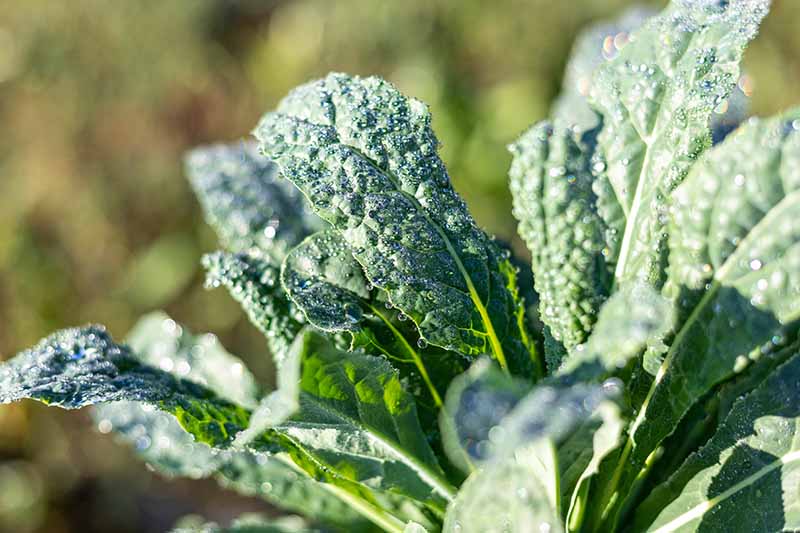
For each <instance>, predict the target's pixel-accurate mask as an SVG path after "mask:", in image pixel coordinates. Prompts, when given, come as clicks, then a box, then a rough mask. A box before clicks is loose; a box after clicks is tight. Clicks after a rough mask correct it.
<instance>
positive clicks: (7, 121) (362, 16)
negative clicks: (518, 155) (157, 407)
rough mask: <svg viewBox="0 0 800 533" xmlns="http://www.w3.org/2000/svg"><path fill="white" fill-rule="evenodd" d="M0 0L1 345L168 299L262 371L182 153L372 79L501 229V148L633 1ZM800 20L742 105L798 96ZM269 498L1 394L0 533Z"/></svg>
mask: <svg viewBox="0 0 800 533" xmlns="http://www.w3.org/2000/svg"><path fill="white" fill-rule="evenodd" d="M645 3H646V4H647V3H648V2H645ZM0 4H3V5H2V9H0V124H2V126H0V131H2V133H0V356H1V357H2V358H7V357H10V356H11V355H12V354H14V353H15V352H17V351H18V350H21V349H23V348H25V347H27V346H29V345H31V344H32V343H34V342H35V341H36V340H38V339H39V338H41V337H42V336H44V335H46V334H47V333H49V332H50V331H51V330H53V329H57V328H62V327H66V326H72V325H78V324H82V323H86V322H90V321H96V322H102V323H105V324H107V325H108V326H109V328H110V330H111V332H112V333H113V334H114V335H115V336H116V337H117V338H121V337H123V336H124V334H125V332H126V331H127V330H128V328H129V327H130V326H131V324H132V323H133V321H134V320H135V319H136V317H137V316H139V315H140V314H142V313H144V312H146V311H149V310H152V309H158V308H165V309H166V310H167V311H168V312H169V313H171V314H172V315H173V316H174V317H175V318H176V319H178V320H180V321H182V322H184V323H185V324H187V325H188V326H189V327H190V328H191V329H193V330H195V331H213V332H216V333H217V334H218V335H219V336H220V337H221V339H222V340H223V342H224V344H225V345H226V346H227V347H228V348H229V349H230V350H231V351H232V352H234V353H238V354H241V355H242V357H244V358H245V359H246V360H247V361H248V362H250V363H251V364H252V365H253V367H254V368H255V369H256V371H257V373H258V374H259V375H260V376H262V377H263V378H264V379H265V380H269V376H270V372H269V370H270V368H269V360H268V357H267V356H266V354H265V348H264V344H263V342H262V341H261V339H260V337H259V335H258V334H257V333H256V332H255V330H254V329H253V328H252V327H250V326H249V325H248V324H247V323H246V321H245V320H244V319H243V316H242V313H241V312H240V311H239V309H238V307H237V305H236V304H235V303H233V301H232V300H230V299H229V298H228V297H227V295H226V294H224V293H223V292H222V291H210V292H209V291H206V290H204V289H203V288H202V273H201V270H200V269H199V263H198V260H199V257H200V255H201V253H202V252H204V251H209V250H212V249H214V248H215V246H216V243H215V238H214V236H213V234H212V233H211V231H210V230H209V228H208V227H206V226H205V225H204V224H203V222H202V218H201V215H200V210H199V208H198V205H197V203H196V202H195V201H194V199H193V197H192V195H191V193H190V191H189V188H188V186H187V184H186V182H185V180H184V177H183V175H182V169H181V157H182V154H183V152H184V151H185V150H186V149H187V148H189V147H191V146H194V145H197V144H200V143H206V142H211V141H217V140H234V139H237V138H240V137H242V136H243V135H246V134H247V132H248V131H249V130H250V129H251V128H252V127H253V126H254V124H255V123H256V121H257V119H258V118H259V116H260V114H261V113H262V112H264V111H265V110H267V109H269V108H271V107H272V106H274V104H275V103H276V102H277V101H278V99H279V98H280V97H281V96H282V95H284V94H285V93H286V91H287V90H289V89H290V88H291V87H293V86H295V85H297V84H299V83H301V82H304V81H306V80H308V79H310V78H314V77H319V76H321V75H323V74H325V73H327V72H328V71H330V70H341V71H346V72H351V73H358V74H379V75H381V76H384V77H386V78H388V79H389V80H391V81H393V82H394V83H395V84H396V85H398V86H399V87H400V89H401V90H402V91H404V92H405V93H407V94H411V95H414V96H416V97H419V98H421V99H422V100H424V101H426V102H428V103H429V104H430V106H431V108H432V111H433V114H434V126H435V129H436V131H437V133H438V135H439V138H440V139H441V140H442V142H443V148H442V155H443V157H444V159H445V161H446V163H447V164H448V166H449V168H450V170H451V174H452V176H453V179H454V181H455V186H456V188H457V189H458V190H459V191H460V192H461V193H462V194H463V195H464V197H465V198H466V200H467V202H468V204H469V205H470V206H471V209H472V211H473V213H474V214H475V216H476V218H477V219H478V221H479V222H480V223H481V224H483V225H484V226H485V227H486V228H488V229H489V230H490V231H492V232H495V233H496V234H498V235H499V236H501V237H503V238H505V239H509V240H511V239H512V238H513V235H514V221H513V220H512V218H511V214H510V205H509V203H510V200H509V195H508V192H507V187H506V171H507V169H508V166H509V161H510V158H509V155H508V154H507V153H506V150H505V145H506V144H507V143H508V142H509V141H511V140H513V139H514V138H515V137H516V136H517V135H518V134H519V133H520V132H521V130H523V129H524V128H525V127H526V126H528V125H529V124H531V123H532V122H534V121H536V120H539V119H541V118H544V117H545V115H546V113H547V110H548V107H549V105H550V102H551V101H552V99H553V98H554V96H555V95H556V94H557V92H558V88H559V86H560V83H561V77H562V71H563V67H564V63H565V61H566V57H567V54H568V53H569V50H570V46H571V44H572V41H573V39H574V37H575V35H576V33H577V32H578V31H579V30H580V28H581V27H583V26H585V25H586V24H588V23H590V22H592V21H595V20H598V19H602V18H605V17H608V16H611V15H614V14H616V13H619V12H620V11H621V10H623V9H624V8H625V7H627V6H630V5H633V4H634V2H631V1H629V0H606V1H602V0H569V1H563V2H555V1H553V0H527V1H522V0H519V1H513V0H504V1H499V0H496V1H492V2H487V1H480V0H452V1H449V2H445V1H434V0H404V1H402V2H401V1H388V0H387V1H382V0H347V1H337V2H334V1H330V0H310V1H292V2H282V1H272V2H270V1H266V2H255V1H252V2H251V1H246V0H239V1H236V0H227V1H216V2H212V1H209V0H168V1H165V0H148V1H143V0H125V1H116V2H112V1H108V0H70V1H68V2H57V1H52V0H25V1H23V2H12V1H11V0H4V2H0ZM649 4H651V5H655V6H660V5H662V4H663V2H650V3H649ZM798 27H800V2H798V1H797V0H775V6H774V8H773V12H772V14H771V15H770V16H769V18H768V19H767V21H766V24H765V26H764V28H763V31H762V34H761V36H760V37H759V38H758V40H757V41H756V43H755V44H754V45H753V46H752V47H751V48H750V50H749V51H748V53H747V56H746V69H747V72H748V74H749V76H750V78H751V79H752V85H753V100H752V108H753V112H754V113H755V114H768V113H772V112H775V111H777V110H779V109H781V108H785V107H788V106H790V105H792V104H798V103H800V95H798V91H797V88H798V87H799V86H800V32H798V31H797V28H798ZM263 509H265V506H264V505H263V504H260V503H259V502H254V501H250V500H246V499H243V498H237V497H233V496H230V495H228V494H225V493H223V492H221V491H220V490H218V489H216V487H215V486H214V484H213V483H211V482H189V481H172V482H170V481H166V480H163V479H161V478H159V477H158V476H155V475H154V474H151V473H150V472H148V470H147V469H146V468H145V467H144V466H143V465H141V464H139V463H138V462H137V461H136V460H135V459H134V458H133V456H132V454H131V453H130V452H129V451H128V450H127V449H125V448H124V447H120V446H117V445H115V444H114V443H113V439H111V438H110V437H108V436H104V435H101V434H99V433H98V432H97V431H93V430H92V429H91V424H90V421H89V418H88V416H87V415H86V413H66V412H62V411H57V410H47V409H46V408H44V407H41V406H38V405H34V404H33V403H25V404H23V405H15V406H4V407H2V408H0V531H3V532H5V531H8V532H15V533H27V532H54V533H62V532H64V533H65V532H78V531H80V532H100V531H109V532H111V531H114V532H127V531H131V532H133V531H137V532H138V531H164V530H165V529H167V528H168V527H169V526H170V525H171V524H172V522H173V521H174V520H175V519H176V518H177V517H178V516H181V515H184V514H186V513H192V512H202V513H203V514H205V515H207V516H209V517H211V518H213V519H217V520H220V521H226V520H227V519H228V518H230V517H232V516H235V515H237V514H239V513H240V512H241V511H246V510H263Z"/></svg>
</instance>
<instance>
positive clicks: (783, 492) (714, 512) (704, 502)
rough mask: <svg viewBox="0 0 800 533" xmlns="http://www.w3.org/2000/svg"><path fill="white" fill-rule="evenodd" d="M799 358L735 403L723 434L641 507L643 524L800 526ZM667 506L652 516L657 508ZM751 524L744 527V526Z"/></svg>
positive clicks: (664, 532) (665, 528) (659, 527)
mask: <svg viewBox="0 0 800 533" xmlns="http://www.w3.org/2000/svg"><path fill="white" fill-rule="evenodd" d="M798 493H800V356H798V355H795V356H794V357H793V358H792V359H790V360H789V361H788V362H787V363H786V364H784V365H783V366H781V367H779V368H778V370H777V371H776V372H775V373H773V374H772V375H771V376H770V377H769V378H768V379H767V380H766V381H765V382H764V383H763V384H762V385H760V386H759V387H758V388H757V389H756V390H754V391H753V392H751V393H750V394H747V395H745V396H743V397H742V398H741V399H740V400H739V401H737V402H736V404H735V405H734V406H733V409H732V410H731V412H730V414H729V415H728V416H727V418H726V419H725V421H724V422H723V423H722V425H721V426H720V428H719V429H718V431H717V433H716V434H715V435H714V436H713V437H712V438H711V440H710V441H709V442H708V444H706V445H705V446H704V447H703V448H701V449H700V450H699V451H698V452H696V453H695V454H693V455H691V456H690V457H689V458H688V459H687V460H686V462H685V463H684V464H683V466H681V468H680V469H679V470H678V471H677V472H676V473H675V474H674V475H673V476H672V478H670V480H669V481H668V482H667V483H665V484H664V485H662V486H661V487H659V488H657V489H656V490H655V491H654V492H653V493H652V494H651V495H650V496H649V497H648V499H647V500H646V501H645V502H644V504H643V505H642V506H641V509H640V512H639V513H638V516H637V522H636V527H637V530H644V529H645V528H647V527H648V526H650V527H649V529H648V531H658V532H660V533H668V532H670V531H708V532H711V531H719V532H728V531H744V530H745V529H746V530H747V531H795V530H797V529H800V498H798ZM654 509H656V510H660V509H663V510H661V511H660V512H658V516H657V518H656V519H655V521H654V522H653V523H652V524H651V522H652V521H653V516H652V515H651V512H652V511H653V510H654ZM743 528H745V529H743Z"/></svg>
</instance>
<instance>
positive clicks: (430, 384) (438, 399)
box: [367, 303, 442, 409]
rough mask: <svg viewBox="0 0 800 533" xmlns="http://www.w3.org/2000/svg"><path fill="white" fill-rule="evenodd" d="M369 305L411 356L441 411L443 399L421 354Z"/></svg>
mask: <svg viewBox="0 0 800 533" xmlns="http://www.w3.org/2000/svg"><path fill="white" fill-rule="evenodd" d="M367 305H368V306H369V308H370V310H371V311H372V312H373V313H375V314H376V315H377V316H378V317H379V318H380V319H381V320H382V321H383V322H384V323H385V324H386V326H387V327H388V328H389V329H390V330H391V332H392V333H393V334H394V336H395V337H396V338H397V340H398V341H400V344H402V345H403V347H404V348H405V349H406V352H407V353H408V355H409V356H411V359H412V360H413V361H414V364H415V365H416V367H417V369H418V370H419V373H420V375H421V376H422V379H423V381H425V385H427V386H428V389H429V390H430V392H431V396H432V397H433V402H434V403H435V404H436V408H437V409H441V407H442V397H441V396H439V392H438V391H437V390H436V387H434V386H433V382H432V381H431V378H430V376H429V375H428V369H427V368H425V363H423V361H422V358H421V357H420V355H419V353H417V351H416V350H415V349H414V348H412V347H411V345H410V344H409V343H408V340H407V339H406V338H405V336H404V335H403V334H402V333H400V331H399V330H398V329H397V328H396V327H394V324H392V322H391V321H390V320H389V319H388V318H386V317H385V316H384V315H383V314H382V313H381V312H380V311H379V310H378V309H377V308H376V307H375V306H374V305H372V304H371V303H367Z"/></svg>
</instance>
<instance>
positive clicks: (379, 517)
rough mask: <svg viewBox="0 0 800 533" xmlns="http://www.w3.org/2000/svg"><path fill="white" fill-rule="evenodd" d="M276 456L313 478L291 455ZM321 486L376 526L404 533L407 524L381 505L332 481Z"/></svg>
mask: <svg viewBox="0 0 800 533" xmlns="http://www.w3.org/2000/svg"><path fill="white" fill-rule="evenodd" d="M275 458H277V459H279V460H281V461H282V462H284V463H285V464H286V465H287V466H289V467H291V468H292V469H293V470H294V471H296V472H297V473H298V474H300V475H303V476H306V477H307V478H309V479H312V478H311V476H310V475H309V474H308V472H306V471H305V470H303V469H302V468H300V467H299V466H297V464H295V462H294V461H292V460H291V458H289V457H285V456H284V455H282V454H278V455H275ZM320 486H321V487H322V488H323V489H325V490H326V491H328V492H330V493H331V494H333V495H334V496H336V497H337V498H339V499H340V500H342V501H343V502H345V503H347V504H348V505H349V506H350V507H351V508H352V509H353V510H354V511H356V512H357V513H358V514H360V515H361V516H363V517H364V518H366V519H367V520H369V521H370V522H372V523H373V524H375V525H376V526H378V527H380V528H381V529H383V530H384V531H387V532H389V533H403V530H404V529H405V524H404V523H403V522H402V521H401V520H400V519H398V518H397V517H395V516H393V515H391V514H389V513H387V512H386V511H384V510H383V509H381V508H380V507H376V506H375V505H372V504H371V503H369V502H367V501H366V500H364V499H362V498H359V497H357V496H355V495H354V494H351V493H350V492H348V491H346V490H344V489H343V488H341V487H338V486H336V485H334V484H332V483H325V482H320Z"/></svg>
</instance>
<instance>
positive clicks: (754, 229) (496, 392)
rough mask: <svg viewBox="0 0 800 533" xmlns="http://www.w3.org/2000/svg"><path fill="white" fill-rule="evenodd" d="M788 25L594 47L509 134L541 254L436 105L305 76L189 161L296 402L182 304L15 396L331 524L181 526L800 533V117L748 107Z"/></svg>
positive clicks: (724, 9) (214, 280)
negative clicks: (73, 414)
mask: <svg viewBox="0 0 800 533" xmlns="http://www.w3.org/2000/svg"><path fill="white" fill-rule="evenodd" d="M768 8H769V1H768V0H673V1H672V2H670V4H669V5H668V6H667V7H666V9H665V10H664V11H663V12H661V13H659V14H656V15H654V16H650V13H649V12H647V11H643V10H636V11H633V12H630V13H629V14H628V15H626V16H624V17H623V18H622V19H620V20H618V21H616V22H614V23H611V24H606V23H603V24H599V25H595V26H593V27H592V28H590V29H589V30H588V32H587V33H586V34H585V35H584V36H583V37H582V38H580V39H579V42H578V45H577V46H576V47H575V49H574V52H573V54H572V58H571V59H570V64H569V65H568V67H567V75H566V76H565V80H564V91H563V94H562V95H561V96H560V97H559V98H558V100H557V103H556V105H555V107H554V111H553V114H552V116H551V117H550V119H548V120H545V121H543V122H540V123H539V124H536V125H534V126H533V127H532V128H530V129H529V130H528V131H527V132H525V133H523V134H522V136H521V137H520V138H519V140H518V141H517V142H515V143H513V144H512V145H511V151H512V154H513V163H512V166H511V169H510V186H511V193H512V196H513V212H514V215H515V216H516V217H517V219H518V220H519V233H520V237H521V238H522V241H524V243H525V244H527V245H528V247H529V248H530V253H531V261H530V264H527V263H526V260H525V259H524V258H522V259H520V258H516V257H512V256H511V253H510V247H509V246H506V245H503V244H500V241H497V240H495V239H494V237H492V236H490V235H487V234H486V233H485V232H483V231H482V230H481V229H480V228H479V226H478V225H477V223H476V222H475V220H474V219H473V218H472V216H471V215H470V213H469V211H468V210H467V207H466V206H465V204H464V202H463V201H462V200H461V199H460V197H459V196H458V195H457V194H456V192H455V190H454V188H453V186H452V184H451V182H450V177H449V175H448V173H447V170H446V169H445V166H444V164H443V162H442V160H441V159H440V158H439V155H438V152H437V150H438V145H439V141H438V139H437V138H436V136H435V135H434V133H433V130H432V128H431V115H430V113H429V111H428V109H427V107H426V106H425V105H424V104H423V103H421V102H419V101H418V100H415V99H413V98H409V97H407V96H404V95H403V94H401V93H400V92H399V90H398V89H396V88H395V87H394V86H392V85H391V84H390V83H389V82H387V81H384V80H382V79H379V78H375V77H369V78H362V77H358V76H350V75H346V74H330V75H328V76H327V77H325V78H323V79H320V80H317V81H313V82H311V83H308V84H306V85H303V86H301V87H298V88H297V89H295V90H294V91H292V92H291V93H290V94H289V95H288V96H287V97H286V98H284V99H283V101H282V102H281V103H280V104H279V105H278V106H277V108H276V109H275V110H274V111H271V112H268V113H267V114H266V115H264V117H263V118H262V119H261V121H260V122H259V124H258V126H257V128H256V129H255V132H254V133H255V136H256V138H257V142H253V141H246V142H241V143H238V144H231V145H213V146H207V147H203V148H199V149H196V150H194V151H193V152H191V153H190V154H189V155H188V156H187V158H186V169H187V173H188V174H189V177H190V180H191V182H192V185H193V188H194V189H195V192H196V193H197V195H198V197H199V199H200V203H201V205H202V207H203V210H204V213H205V217H206V220H207V221H208V223H209V224H210V225H211V226H212V227H213V228H214V229H215V230H216V231H217V232H218V233H219V237H220V240H221V243H222V246H223V247H224V248H225V251H218V252H214V253H211V254H208V255H206V256H205V257H204V258H203V260H202V261H203V265H204V267H205V268H206V270H207V286H208V287H209V288H213V287H218V286H224V287H225V288H226V289H228V291H229V292H230V294H231V296H232V297H233V298H234V299H235V300H236V301H237V302H239V303H240V304H241V306H242V308H243V310H244V313H245V314H246V315H247V317H248V318H249V319H250V321H251V323H252V324H253V326H255V327H256V328H257V329H258V330H259V331H260V332H261V333H263V334H264V337H265V341H264V342H265V350H264V351H265V354H266V353H267V352H269V353H270V354H271V356H272V357H273V359H274V363H275V368H276V378H275V380H274V382H275V386H274V387H272V388H273V390H267V388H266V387H264V386H263V385H262V384H260V383H259V382H258V380H256V378H255V377H254V376H253V375H252V374H251V373H250V372H249V371H248V370H247V368H246V366H245V364H244V362H243V361H241V360H239V359H238V358H236V357H234V356H233V355H231V354H229V353H228V352H226V351H225V350H224V348H222V346H221V345H220V344H219V342H218V341H217V340H216V338H214V337H213V336H210V335H193V334H191V333H190V332H189V331H188V330H187V329H186V328H185V327H183V326H181V325H179V324H177V323H176V322H175V321H174V320H172V319H171V318H169V317H168V316H166V315H164V314H161V313H156V314H152V315H149V316H148V317H146V318H145V319H143V320H142V321H141V322H140V323H139V324H138V325H137V326H136V327H135V328H134V329H133V330H132V332H131V333H130V335H129V336H128V341H127V342H128V344H127V345H122V344H116V343H114V341H113V340H112V339H111V337H110V336H109V334H108V333H107V332H106V331H105V330H104V329H103V328H101V327H98V326H90V327H87V328H76V329H67V330H63V331H61V332H58V333H55V334H53V335H52V336H50V337H48V338H46V339H44V340H43V341H42V342H40V343H39V344H38V345H37V346H35V347H34V348H31V349H30V350H27V351H24V352H22V353H21V354H19V355H18V356H16V357H15V358H12V359H11V360H9V361H7V362H6V363H4V364H3V365H2V366H1V367H0V402H2V403H8V402H12V401H17V400H22V399H25V398H30V399H35V400H38V401H41V402H44V403H47V404H50V405H55V406H60V407H64V408H68V409H75V408H79V407H83V406H89V405H94V406H95V407H94V411H93V412H94V417H95V422H96V425H97V428H98V429H99V431H100V432H101V433H110V432H111V433H114V434H115V435H117V437H118V439H119V440H122V441H124V442H126V443H128V444H130V445H131V446H132V447H133V448H134V450H135V452H136V453H137V454H138V455H139V456H140V457H141V458H142V459H143V460H144V461H146V462H147V463H148V464H149V465H150V466H151V467H152V469H153V470H155V471H156V472H159V473H161V474H163V475H165V476H169V477H174V476H182V477H190V478H206V477H209V478H213V479H215V480H217V481H218V482H219V483H220V485H222V486H223V487H225V488H228V489H230V490H234V491H238V492H240V493H242V494H245V495H250V496H254V497H259V498H263V499H265V500H267V501H268V502H270V503H272V504H274V505H275V506H279V507H283V508H285V509H286V510H288V511H290V512H292V513H297V514H301V515H303V516H304V517H305V518H299V517H288V518H283V519H277V520H272V519H270V518H267V517H264V516H243V517H241V518H240V519H237V520H235V521H234V522H233V523H232V524H231V525H230V526H228V527H226V526H220V525H218V524H215V523H211V522H208V523H206V522H205V521H204V520H198V519H196V518H187V519H185V520H182V521H181V523H180V524H179V525H178V527H177V529H176V530H175V531H186V532H190V531H196V532H201V531H208V532H224V531H237V532H245V531H253V532H262V531H263V532H289V531H297V532H317V531H320V532H322V531H331V530H333V531H343V532H345V531H346V532H350V531H354V532H359V531H377V530H382V531H388V532H392V533H425V532H428V533H437V532H439V531H445V532H452V533H473V532H475V533H486V532H504V533H506V532H508V533H523V532H525V533H527V532H530V531H533V532H539V533H547V532H550V533H555V532H569V533H578V532H580V533H589V532H602V533H606V532H621V533H636V532H644V531H655V532H660V533H667V532H678V531H680V532H690V531H698V532H704V533H708V532H720V533H723V532H724V533H727V532H730V531H747V532H750V531H759V532H760V531H764V532H773V531H775V532H777V531H794V530H800V505H799V504H798V502H800V429H799V428H800V335H799V334H798V333H799V332H800V109H794V110H790V111H786V112H783V113H780V114H778V115H777V116H774V117H772V118H763V119H758V118H750V119H745V117H744V109H746V106H745V105H743V104H742V99H743V96H742V94H741V92H736V89H735V87H736V86H737V84H738V83H739V77H740V66H739V64H740V61H741V59H742V54H743V52H744V48H745V46H746V45H747V44H748V43H749V42H750V40H752V39H753V38H754V37H755V35H756V32H757V30H758V26H759V24H760V22H761V20H762V19H763V17H764V16H765V15H766V14H767V11H768ZM648 17H649V18H648ZM520 268H521V269H524V271H520V270H519V269H520ZM529 269H530V270H529ZM531 274H532V279H531ZM523 294H524V295H525V296H524V297H523V296H522V295H523ZM533 305H538V314H537V313H536V312H535V310H534V312H533V313H531V312H530V310H529V307H530V306H533ZM536 347H543V348H544V353H541V351H540V350H537V348H536Z"/></svg>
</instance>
